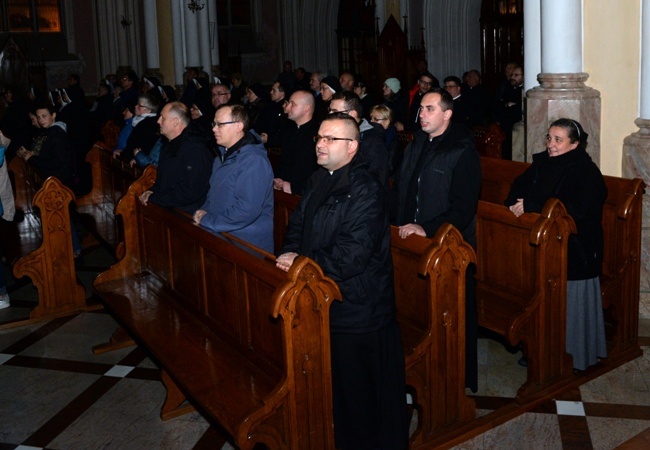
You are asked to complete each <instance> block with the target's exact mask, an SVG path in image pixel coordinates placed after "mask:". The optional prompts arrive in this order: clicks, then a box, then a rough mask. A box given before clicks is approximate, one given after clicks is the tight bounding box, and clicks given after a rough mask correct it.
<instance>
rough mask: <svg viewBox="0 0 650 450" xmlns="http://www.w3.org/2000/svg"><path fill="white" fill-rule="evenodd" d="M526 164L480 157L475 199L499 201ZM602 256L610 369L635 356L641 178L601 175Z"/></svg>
mask: <svg viewBox="0 0 650 450" xmlns="http://www.w3.org/2000/svg"><path fill="white" fill-rule="evenodd" d="M529 166H530V164H528V163H522V162H515V161H503V160H496V159H493V158H481V167H482V171H483V181H482V186H481V200H484V201H486V202H490V203H497V204H499V205H503V201H504V200H505V198H506V197H507V195H508V192H509V191H510V186H511V185H512V183H513V181H514V180H515V178H517V176H519V175H520V174H521V173H523V172H524V171H525V170H526V169H527V168H528V167H529ZM604 178H605V184H606V186H607V190H608V194H607V199H606V200H605V206H604V208H603V222H602V223H603V233H604V241H605V248H604V255H603V268H602V275H601V277H600V286H601V291H602V298H603V308H604V311H605V323H606V333H607V341H608V358H607V359H606V360H605V361H603V362H602V363H601V365H611V366H612V367H616V366H618V365H620V364H622V363H624V362H627V361H629V360H631V359H634V358H636V357H638V356H639V355H640V354H641V349H640V347H639V344H638V329H639V295H640V294H639V292H640V270H641V220H642V206H643V205H642V203H643V193H644V188H645V183H644V182H643V180H641V179H638V178H635V179H625V178H618V177H611V176H605V177H604Z"/></svg>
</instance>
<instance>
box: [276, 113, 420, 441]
mask: <svg viewBox="0 0 650 450" xmlns="http://www.w3.org/2000/svg"><path fill="white" fill-rule="evenodd" d="M359 139H360V135H359V128H358V126H357V123H356V121H355V120H354V119H353V118H351V117H350V116H348V115H347V114H337V113H335V114H331V115H329V116H327V117H326V118H325V119H324V120H323V122H322V124H321V126H320V129H319V131H318V135H317V136H316V137H315V141H316V154H317V157H318V164H319V165H320V166H321V168H320V169H318V170H317V171H316V172H315V173H314V174H313V175H312V177H311V179H310V181H309V184H308V186H307V188H306V189H305V191H304V192H303V196H302V199H301V201H300V204H299V205H298V208H297V209H296V211H295V212H294V214H292V216H291V218H290V220H289V226H288V228H287V234H286V236H285V240H284V246H283V249H282V253H281V254H280V256H278V258H277V266H278V267H279V268H280V269H282V270H285V271H288V270H289V269H290V268H291V265H292V264H293V262H294V261H295V259H296V257H298V255H304V256H307V257H309V258H311V259H313V260H314V261H316V263H318V265H319V266H320V267H321V268H322V270H323V272H324V273H325V274H326V275H327V276H329V277H331V278H332V279H333V280H334V281H336V283H337V284H338V286H339V288H340V290H341V295H342V297H343V298H342V300H343V301H342V302H333V304H332V306H331V309H330V332H331V333H330V345H331V358H332V393H333V406H334V436H335V441H336V447H337V448H340V449H355V450H356V449H391V450H398V449H406V448H407V445H408V424H407V419H406V401H405V389H406V381H405V369H404V353H403V350H402V345H401V338H400V332H399V327H398V324H397V319H396V308H395V293H394V287H393V262H392V257H391V249H390V227H389V224H388V215H387V211H386V208H385V205H386V202H385V199H384V196H385V191H384V187H383V186H382V184H381V183H380V182H379V180H378V179H377V178H376V176H375V175H374V174H372V173H371V172H370V171H369V168H368V161H367V160H365V159H362V160H355V156H356V155H357V151H358V149H359ZM353 160H354V162H353Z"/></svg>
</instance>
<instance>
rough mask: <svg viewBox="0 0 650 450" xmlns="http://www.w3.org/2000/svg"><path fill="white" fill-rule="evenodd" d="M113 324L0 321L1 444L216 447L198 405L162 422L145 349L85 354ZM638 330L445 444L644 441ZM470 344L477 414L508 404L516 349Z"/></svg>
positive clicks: (647, 419)
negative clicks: (507, 413)
mask: <svg viewBox="0 0 650 450" xmlns="http://www.w3.org/2000/svg"><path fill="white" fill-rule="evenodd" d="M111 262H112V258H111V256H110V255H109V253H108V252H106V251H105V250H104V249H103V248H101V247H99V246H94V247H93V246H90V247H88V248H87V249H86V250H85V251H84V256H83V260H82V262H81V263H80V264H79V267H78V269H79V270H78V272H79V276H80V278H81V279H82V280H83V281H84V283H85V284H86V285H88V286H89V284H90V281H91V280H92V278H93V277H94V275H95V274H96V273H97V272H98V271H100V270H103V268H105V267H107V266H108V265H109V264H110V263H111ZM9 291H10V294H11V297H12V307H11V308H8V309H5V310H2V311H0V323H5V322H8V321H10V320H16V319H18V318H20V317H26V316H27V314H28V312H29V309H30V308H31V307H33V305H34V302H35V299H36V291H35V289H34V287H33V286H32V285H31V284H30V283H29V280H26V279H24V280H17V281H16V280H13V279H12V280H10V286H9ZM88 295H91V291H90V289H89V290H88ZM115 328H116V323H115V322H114V321H113V319H112V318H111V317H110V315H109V314H107V313H106V312H104V311H101V310H100V311H95V312H88V313H82V314H78V315H74V316H70V317H65V318H59V319H53V320H50V321H48V322H41V323H38V324H29V325H23V326H15V327H7V325H5V326H4V327H0V450H5V449H39V448H47V449H120V450H121V449H203V448H206V449H207V448H211V449H214V448H217V449H218V448H220V447H222V445H224V443H225V439H224V438H223V437H222V436H221V435H220V434H219V432H218V431H217V430H216V429H215V428H214V427H212V426H210V424H209V423H208V422H207V421H206V420H205V419H204V418H203V417H202V416H201V415H200V414H199V413H196V412H195V413H191V414H188V415H185V416H182V417H179V418H176V419H172V420H169V421H167V422H162V421H161V420H160V418H159V415H158V414H159V408H160V406H161V405H162V402H163V400H164V396H165V391H164V389H163V386H162V384H161V383H160V375H159V372H158V370H157V369H156V366H155V364H154V363H153V362H152V361H151V360H150V359H149V358H148V356H147V354H146V353H145V351H144V350H142V349H140V348H138V347H131V348H126V349H122V350H117V351H114V352H110V353H105V354H102V355H94V354H93V353H92V352H91V348H92V346H93V345H96V344H100V343H103V342H105V341H106V340H107V338H108V337H109V336H110V335H111V333H112V332H113V330H114V329H115ZM640 334H641V336H642V338H641V344H642V346H643V349H644V355H643V356H642V357H639V358H637V359H636V360H634V361H631V362H629V363H627V364H625V365H624V366H621V367H619V368H618V369H616V370H614V371H612V372H610V373H607V374H605V375H603V376H601V377H599V378H596V379H594V380H592V381H589V382H588V383H586V384H584V385H582V386H580V387H579V388H577V389H574V390H572V391H570V392H567V393H565V394H563V395H562V396H560V397H559V398H557V399H555V400H553V401H549V402H547V403H546V404H544V405H541V406H539V407H538V408H536V409H534V410H533V411H531V412H528V413H524V414H522V415H520V416H518V417H516V418H514V419H512V420H510V421H508V422H506V423H504V424H503V425H500V426H498V427H496V428H494V429H492V430H490V431H488V432H485V433H483V434H481V435H479V436H477V437H475V438H473V439H471V440H469V441H466V442H464V443H462V444H460V445H458V446H457V447H455V448H458V449H589V448H593V449H603V450H605V449H613V448H617V447H619V446H622V445H623V444H624V443H625V442H628V441H629V440H630V439H633V438H635V437H636V440H634V441H632V442H630V443H629V444H628V446H627V447H620V448H650V437H649V436H647V434H650V431H647V430H650V351H649V347H650V321H642V323H641V329H640ZM479 349H480V360H479V363H480V385H479V392H478V393H477V394H476V402H477V407H478V414H480V415H483V414H487V413H489V412H490V411H492V410H494V409H495V408H498V407H499V406H501V405H503V404H505V403H508V402H510V401H511V399H512V398H513V397H514V393H515V391H516V388H517V386H519V385H520V384H521V383H522V382H523V380H524V379H525V369H524V368H522V367H520V366H519V365H518V364H517V360H518V359H519V357H520V356H521V354H520V353H509V352H507V351H506V350H505V349H504V347H503V346H502V345H500V344H499V343H497V342H495V341H492V340H490V339H485V338H482V339H481V340H480V342H479ZM644 431H645V434H642V433H643V432H644ZM641 442H643V443H641ZM644 443H645V445H644ZM226 447H228V445H227V444H226Z"/></svg>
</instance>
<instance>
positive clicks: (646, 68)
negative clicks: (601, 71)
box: [639, 0, 650, 120]
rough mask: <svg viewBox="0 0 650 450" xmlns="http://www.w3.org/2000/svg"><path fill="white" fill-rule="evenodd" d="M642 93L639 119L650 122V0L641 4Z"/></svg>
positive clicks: (644, 0)
mask: <svg viewBox="0 0 650 450" xmlns="http://www.w3.org/2000/svg"><path fill="white" fill-rule="evenodd" d="M641 14H642V16H641V83H640V86H641V92H640V93H639V96H640V111H639V113H640V114H639V118H641V119H645V120H650V0H643V1H642V3H641Z"/></svg>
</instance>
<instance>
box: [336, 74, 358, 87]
mask: <svg viewBox="0 0 650 450" xmlns="http://www.w3.org/2000/svg"><path fill="white" fill-rule="evenodd" d="M339 83H341V89H343V90H344V91H352V89H354V77H352V75H351V74H349V73H344V74H342V75H341V77H340V78H339Z"/></svg>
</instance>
